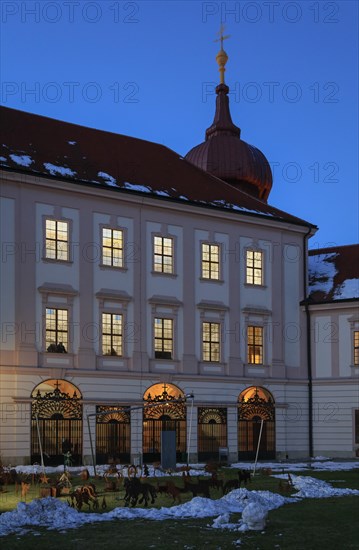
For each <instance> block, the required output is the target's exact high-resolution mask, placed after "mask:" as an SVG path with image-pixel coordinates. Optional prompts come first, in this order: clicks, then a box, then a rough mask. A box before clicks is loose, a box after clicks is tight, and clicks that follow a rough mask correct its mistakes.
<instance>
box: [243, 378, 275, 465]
mask: <svg viewBox="0 0 359 550" xmlns="http://www.w3.org/2000/svg"><path fill="white" fill-rule="evenodd" d="M265 395H266V398H263V397H260V395H259V393H258V388H255V391H254V394H253V395H252V397H249V398H246V397H245V396H242V398H240V400H239V405H238V458H239V460H253V459H254V458H255V454H256V451H257V446H258V440H259V435H260V427H261V421H262V420H263V421H264V422H263V429H262V435H261V441H260V446H259V454H258V457H259V458H260V459H271V458H275V407H274V402H273V399H272V398H271V396H270V395H269V393H268V395H267V392H265Z"/></svg>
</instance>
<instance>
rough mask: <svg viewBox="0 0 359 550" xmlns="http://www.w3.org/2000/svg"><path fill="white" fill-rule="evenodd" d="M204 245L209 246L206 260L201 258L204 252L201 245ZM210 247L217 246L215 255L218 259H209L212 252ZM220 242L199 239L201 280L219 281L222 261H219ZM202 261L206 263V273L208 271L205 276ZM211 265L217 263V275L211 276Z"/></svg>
mask: <svg viewBox="0 0 359 550" xmlns="http://www.w3.org/2000/svg"><path fill="white" fill-rule="evenodd" d="M204 246H208V247H209V251H208V255H209V259H208V260H204V259H203V254H204V250H203V247H204ZM211 247H217V251H218V252H217V257H218V261H217V262H216V261H213V260H212V259H211V256H212V252H211ZM221 254H222V253H221V244H220V243H218V242H209V241H201V243H200V261H201V266H200V272H201V276H200V278H201V279H202V280H203V281H206V282H207V281H211V282H216V283H218V282H221V276H222V269H221V268H222V265H221V264H222V262H221ZM204 263H208V273H209V276H208V277H206V276H205V275H204V269H203V264H204ZM213 265H217V266H218V270H217V275H218V276H217V277H213V276H212V266H213Z"/></svg>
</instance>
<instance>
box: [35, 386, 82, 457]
mask: <svg viewBox="0 0 359 550" xmlns="http://www.w3.org/2000/svg"><path fill="white" fill-rule="evenodd" d="M50 382H51V381H50ZM67 384H68V383H67ZM60 385H61V381H60V382H59V381H58V380H57V381H56V383H55V389H54V390H52V391H47V392H40V389H38V390H37V393H35V395H33V398H34V399H33V402H32V405H31V461H32V462H40V461H41V456H40V442H39V434H40V439H41V445H42V451H43V455H44V462H45V464H48V465H58V464H63V463H64V454H65V453H67V452H68V451H70V453H71V460H72V463H73V464H81V461H82V404H81V398H80V397H78V395H77V392H76V390H74V393H73V395H72V396H70V395H69V393H65V392H62V391H61V390H60V388H59V386H60Z"/></svg>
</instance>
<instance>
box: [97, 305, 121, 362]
mask: <svg viewBox="0 0 359 550" xmlns="http://www.w3.org/2000/svg"><path fill="white" fill-rule="evenodd" d="M105 315H109V316H110V327H111V330H110V332H108V333H107V332H105V331H104V316H105ZM115 316H117V317H120V329H119V334H116V333H115V332H114V330H113V327H114V323H113V322H114V317H115ZM123 321H124V316H123V313H122V312H113V311H106V310H104V311H101V350H99V351H101V355H102V356H103V357H109V356H114V357H121V358H122V357H123V356H124V349H123V333H124V322H123ZM104 336H109V337H110V344H107V345H106V347H107V346H109V350H110V353H104ZM116 336H118V337H119V342H120V344H119V347H120V352H117V349H116V347H117V345H116V344H115V342H114V337H116ZM112 350H114V351H115V352H116V353H112Z"/></svg>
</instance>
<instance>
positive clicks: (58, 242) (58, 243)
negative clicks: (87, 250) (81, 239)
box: [45, 220, 69, 261]
mask: <svg viewBox="0 0 359 550" xmlns="http://www.w3.org/2000/svg"><path fill="white" fill-rule="evenodd" d="M68 226H69V224H68V222H60V221H57V220H46V222H45V257H46V258H48V259H51V260H64V261H67V260H68V259H69V227H68Z"/></svg>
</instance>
